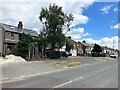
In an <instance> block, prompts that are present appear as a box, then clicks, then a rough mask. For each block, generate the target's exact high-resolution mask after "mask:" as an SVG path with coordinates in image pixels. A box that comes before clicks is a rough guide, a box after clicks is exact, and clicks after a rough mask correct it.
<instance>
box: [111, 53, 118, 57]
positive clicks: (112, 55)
mask: <svg viewBox="0 0 120 90" xmlns="http://www.w3.org/2000/svg"><path fill="white" fill-rule="evenodd" d="M110 57H111V58H118V55H115V54H111V55H110Z"/></svg>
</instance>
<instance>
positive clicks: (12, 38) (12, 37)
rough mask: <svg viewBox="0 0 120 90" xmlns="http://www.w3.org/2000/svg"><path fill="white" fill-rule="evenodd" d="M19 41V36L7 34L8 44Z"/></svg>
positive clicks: (6, 40)
mask: <svg viewBox="0 0 120 90" xmlns="http://www.w3.org/2000/svg"><path fill="white" fill-rule="evenodd" d="M18 41H19V34H17V33H14V32H5V42H6V43H17V42H18Z"/></svg>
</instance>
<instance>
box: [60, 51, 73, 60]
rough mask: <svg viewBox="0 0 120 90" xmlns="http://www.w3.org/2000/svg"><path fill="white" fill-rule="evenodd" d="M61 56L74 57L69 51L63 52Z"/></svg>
mask: <svg viewBox="0 0 120 90" xmlns="http://www.w3.org/2000/svg"><path fill="white" fill-rule="evenodd" d="M61 55H62V56H63V57H66V58H67V57H68V56H72V54H71V53H70V52H67V51H61Z"/></svg>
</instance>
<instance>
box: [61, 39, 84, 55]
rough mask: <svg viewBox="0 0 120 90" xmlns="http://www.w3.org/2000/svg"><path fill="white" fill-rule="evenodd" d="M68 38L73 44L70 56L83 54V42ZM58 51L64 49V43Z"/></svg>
mask: <svg viewBox="0 0 120 90" xmlns="http://www.w3.org/2000/svg"><path fill="white" fill-rule="evenodd" d="M68 39H69V41H70V42H71V43H73V45H74V47H73V49H71V50H70V53H72V56H78V55H81V54H83V50H84V44H82V43H81V42H76V41H74V40H72V39H71V37H69V38H68ZM60 51H66V45H64V46H63V47H62V48H61V49H60Z"/></svg>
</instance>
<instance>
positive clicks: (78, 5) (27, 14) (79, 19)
mask: <svg viewBox="0 0 120 90" xmlns="http://www.w3.org/2000/svg"><path fill="white" fill-rule="evenodd" d="M0 2H1V3H0V10H1V11H2V13H1V14H0V17H2V18H0V22H1V23H6V24H10V25H15V26H17V24H18V22H19V21H23V23H24V27H25V28H29V29H34V28H36V31H38V32H39V30H40V29H41V28H42V27H41V24H40V21H39V19H38V17H39V13H40V10H41V7H48V5H49V4H50V3H51V4H52V3H56V4H57V5H59V6H62V7H63V10H64V11H65V12H66V13H73V14H74V17H75V18H74V21H73V23H72V26H74V25H76V24H86V23H87V22H88V21H89V17H87V16H85V15H83V10H84V9H85V8H88V7H89V6H90V5H92V4H93V2H94V0H83V1H81V2H79V0H59V1H58V0H50V1H49V0H44V1H42V0H36V1H33V0H17V1H15V0H9V1H8V0H2V1H0Z"/></svg>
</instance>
